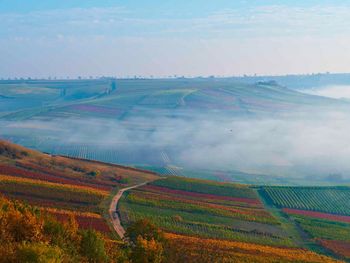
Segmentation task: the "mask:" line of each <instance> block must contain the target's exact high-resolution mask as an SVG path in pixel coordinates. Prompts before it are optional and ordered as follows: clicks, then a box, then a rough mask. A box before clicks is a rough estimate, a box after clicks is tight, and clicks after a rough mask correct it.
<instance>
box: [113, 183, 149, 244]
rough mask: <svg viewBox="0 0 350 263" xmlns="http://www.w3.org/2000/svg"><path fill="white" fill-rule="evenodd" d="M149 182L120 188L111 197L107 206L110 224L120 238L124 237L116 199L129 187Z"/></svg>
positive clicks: (129, 188) (132, 187)
mask: <svg viewBox="0 0 350 263" xmlns="http://www.w3.org/2000/svg"><path fill="white" fill-rule="evenodd" d="M148 183H149V182H144V183H142V184H137V185H134V186H130V187H126V188H122V189H120V190H119V191H118V193H117V194H116V195H115V196H114V197H113V199H112V202H111V205H110V206H109V216H110V217H111V220H112V225H113V228H114V230H115V231H116V232H117V234H118V235H119V237H120V238H121V239H123V238H124V235H125V229H124V227H123V226H122V225H121V223H120V217H119V214H118V213H117V206H118V201H119V200H120V198H121V197H122V196H123V193H124V192H126V191H128V190H131V189H134V188H137V187H140V186H143V185H146V184H148Z"/></svg>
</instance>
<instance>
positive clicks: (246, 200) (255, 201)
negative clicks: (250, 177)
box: [144, 185, 261, 205]
mask: <svg viewBox="0 0 350 263" xmlns="http://www.w3.org/2000/svg"><path fill="white" fill-rule="evenodd" d="M144 189H146V190H150V191H152V190H153V191H157V192H165V193H171V194H176V195H180V196H192V197H198V198H206V199H216V200H225V201H235V202H242V203H247V204H254V205H259V204H261V203H260V201H259V200H258V199H252V198H243V197H230V196H221V195H213V194H203V193H196V192H188V191H183V190H175V189H170V188H166V187H161V186H155V185H146V186H144Z"/></svg>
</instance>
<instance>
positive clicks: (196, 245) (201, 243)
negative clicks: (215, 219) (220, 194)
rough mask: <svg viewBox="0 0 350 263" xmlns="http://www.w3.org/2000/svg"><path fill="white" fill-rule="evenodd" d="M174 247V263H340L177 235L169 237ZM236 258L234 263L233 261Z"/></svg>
mask: <svg viewBox="0 0 350 263" xmlns="http://www.w3.org/2000/svg"><path fill="white" fill-rule="evenodd" d="M167 238H168V240H169V246H170V247H171V248H172V250H171V251H172V254H171V257H172V259H173V261H172V262H179V263H180V262H203V263H211V262H242V263H250V262H257V263H276V262H286V263H287V262H288V263H294V262H300V263H301V262H305V263H306V262H310V263H311V262H313V263H330V262H338V261H335V260H333V259H331V258H329V257H326V256H321V255H318V254H316V253H314V252H311V251H308V250H304V249H296V248H279V247H271V246H263V245H257V244H248V243H242V242H235V241H223V240H214V239H200V238H197V237H188V236H182V235H176V234H167ZM232 259H234V261H232Z"/></svg>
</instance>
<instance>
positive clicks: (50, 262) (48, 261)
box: [14, 243, 63, 263]
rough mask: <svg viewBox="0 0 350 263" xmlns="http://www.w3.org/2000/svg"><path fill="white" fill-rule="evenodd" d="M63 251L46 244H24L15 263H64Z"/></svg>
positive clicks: (16, 256) (17, 253)
mask: <svg viewBox="0 0 350 263" xmlns="http://www.w3.org/2000/svg"><path fill="white" fill-rule="evenodd" d="M62 255H63V254H62V251H61V250H60V249H59V248H58V247H52V246H49V245H46V244H44V243H24V244H22V245H20V246H19V247H18V249H17V251H16V253H15V259H14V260H15V262H26V263H59V262H63V256H62Z"/></svg>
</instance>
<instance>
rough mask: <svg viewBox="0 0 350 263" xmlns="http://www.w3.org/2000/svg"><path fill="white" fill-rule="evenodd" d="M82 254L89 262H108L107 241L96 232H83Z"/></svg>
mask: <svg viewBox="0 0 350 263" xmlns="http://www.w3.org/2000/svg"><path fill="white" fill-rule="evenodd" d="M81 236H82V237H81V243H80V252H81V254H82V255H84V256H85V257H86V258H87V259H88V261H89V262H92V263H95V262H96V263H101V262H106V261H107V254H106V249H105V241H104V240H103V239H102V237H101V236H100V235H99V234H98V233H97V232H96V231H94V230H91V229H89V230H85V231H82V232H81Z"/></svg>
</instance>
